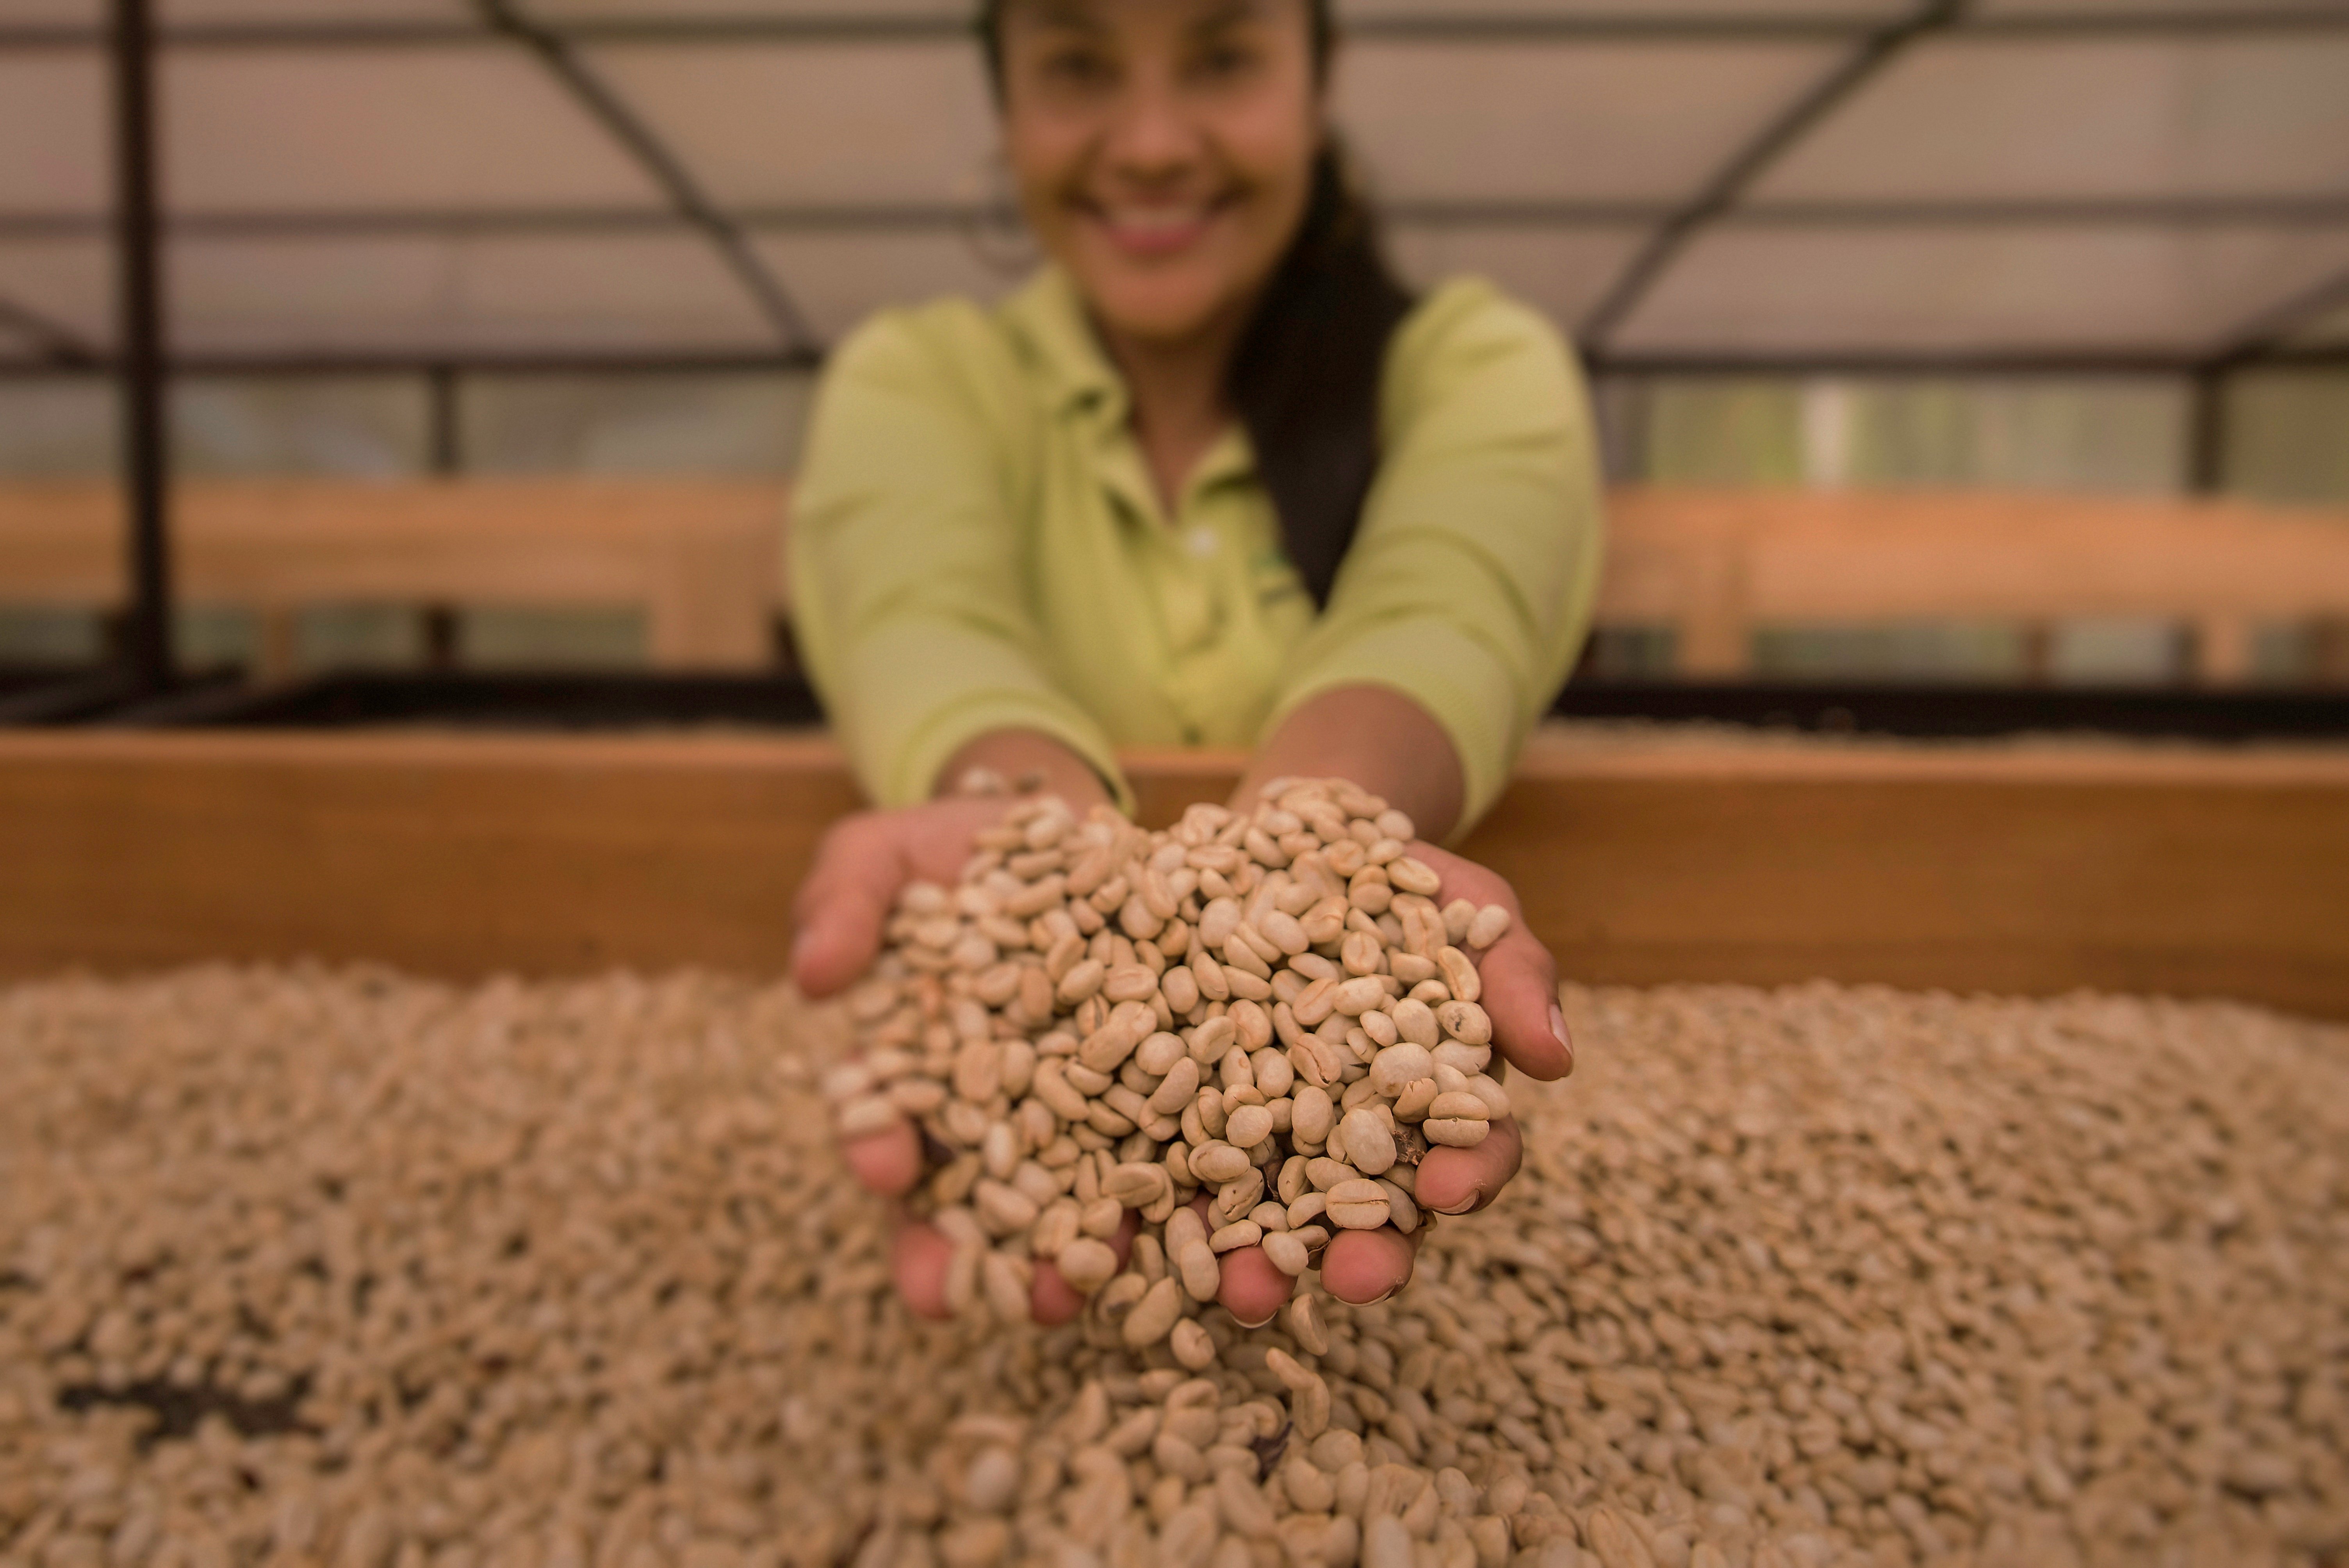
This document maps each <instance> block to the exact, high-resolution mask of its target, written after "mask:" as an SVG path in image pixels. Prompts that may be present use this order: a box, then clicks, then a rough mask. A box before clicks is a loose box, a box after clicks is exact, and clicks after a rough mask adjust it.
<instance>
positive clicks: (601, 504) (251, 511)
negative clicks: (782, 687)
mask: <svg viewBox="0 0 2349 1568" xmlns="http://www.w3.org/2000/svg"><path fill="white" fill-rule="evenodd" d="M783 504H784V492H783V490H782V488H781V486H780V485H777V484H774V483H771V482H769V483H759V482H750V481H743V482H728V481H715V480H712V481H700V480H657V481H643V482H639V481H614V480H492V479H469V480H461V481H445V482H425V483H416V482H398V483H388V484H381V485H368V484H354V483H346V482H326V481H318V480H203V481H197V482H191V483H187V484H183V485H181V486H180V487H179V492H178V501H177V507H178V510H177V513H176V517H175V520H174V545H175V548H176V550H177V552H178V559H177V561H176V562H175V565H176V568H177V571H178V574H179V579H180V583H181V593H182V596H183V597H184V598H186V599H188V600H190V601H194V602H199V603H227V604H237V605H244V606H249V607H251V608H252V609H254V610H255V611H256V612H258V613H259V614H260V615H261V617H262V626H263V634H262V657H261V664H262V668H263V673H264V675H265V676H280V675H283V674H285V673H286V672H287V670H288V669H289V668H290V667H291V665H292V663H293V659H292V653H293V648H292V643H293V636H292V625H293V614H294V613H295V611H296V610H298V609H300V608H302V607H303V606H305V605H310V604H321V603H402V604H419V605H468V604H471V605H481V604H498V605H530V606H552V607H565V608H579V607H586V606H597V607H602V606H623V607H626V608H631V609H639V610H642V611H643V612H644V614H645V618H646V624H647V642H648V645H649V646H648V649H647V651H648V653H649V655H650V657H651V662H652V664H653V665H654V666H655V667H656V668H661V669H744V670H748V669H759V668H762V667H765V666H767V665H771V664H772V663H773V662H774V652H775V645H774V631H773V615H774V611H775V606H776V604H777V603H778V602H779V599H780V595H781V582H782V562H781V538H782V528H783V520H782V509H783ZM122 526H123V525H122V521H121V502H120V498H119V494H118V492H117V491H116V490H115V489H114V487H113V486H111V485H108V484H102V483H89V482H81V481H75V482H69V483H68V482H60V483H55V484H46V485H44V484H31V485H15V486H9V487H5V488H0V585H5V588H0V592H5V594H6V596H7V597H8V598H10V599H12V600H16V601H17V602H20V603H24V602H29V603H58V604H67V605H72V606H77V607H90V608H96V607H104V606H110V605H112V604H115V603H119V600H120V598H121V584H122V544H121V538H122Z"/></svg>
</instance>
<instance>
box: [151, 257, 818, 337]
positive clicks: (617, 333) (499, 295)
mask: <svg viewBox="0 0 2349 1568" xmlns="http://www.w3.org/2000/svg"><path fill="white" fill-rule="evenodd" d="M170 267H171V271H170V284H171V325H172V334H173V336H174V338H175V340H176V341H177V343H178V345H179V346H180V348H181V350H182V351H184V352H189V353H198V354H201V353H204V352H208V351H209V352H216V353H236V352H255V353H317V354H333V353H336V352H342V353H393V352H397V353H401V354H421V353H431V352H435V351H449V352H456V351H464V350H474V351H485V352H486V351H499V352H533V351H536V352H547V353H558V354H559V353H562V352H565V351H585V350H623V349H636V350H646V351H651V352H670V351H675V352H690V351H695V350H755V349H761V348H771V347H773V346H775V336H774V334H773V332H772V331H771V329H770V328H769V326H768V325H767V323H766V322H765V320H764V318H763V317H761V315H760V314H759V313H758V310H757V308H756V307H755V305H754V304H752V302H751V300H750V295H749V294H748V293H747V292H746V291H745V290H744V289H743V288H742V286H741V284H740V283H739V282H738V281H737V280H736V279H735V278H734V276H733V275H732V274H731V273H729V272H728V271H727V270H726V268H725V266H724V264H723V263H722V262H721V261H720V260H719V256H718V254H717V253H716V252H715V251H714V250H713V249H712V248H711V247H710V246H709V244H708V242H705V241H704V240H702V239H701V238H700V237H699V236H698V235H694V234H690V233H685V232H679V233H678V234H675V235H643V236H632V237H618V238H613V237H598V238H584V237H579V236H560V237H536V236H532V237H523V238H512V237H502V238H493V239H492V238H484V239H467V240H306V241H286V240H277V239H272V240H186V241H181V242H178V243H176V244H174V245H173V246H172V247H171V257H170Z"/></svg>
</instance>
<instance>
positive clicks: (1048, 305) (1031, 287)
mask: <svg viewBox="0 0 2349 1568" xmlns="http://www.w3.org/2000/svg"><path fill="white" fill-rule="evenodd" d="M1004 314H1005V315H1007V316H1008V317H1009V319H1010V321H1011V323H1012V325H1014V326H1015V327H1016V328H1017V329H1018V330H1019V333H1020V334H1021V335H1023V336H1024V337H1026V338H1027V340H1028V342H1029V344H1030V347H1031V348H1032V349H1033V350H1034V352H1035V355H1036V359H1037V362H1038V365H1039V366H1040V368H1041V369H1042V371H1043V375H1044V384H1045V387H1046V390H1047V394H1048V396H1049V397H1050V401H1051V407H1052V412H1053V413H1055V414H1067V413H1070V412H1072V411H1074V410H1077V409H1080V408H1083V407H1095V408H1099V409H1102V410H1105V411H1107V412H1108V413H1109V414H1110V415H1111V416H1112V418H1113V419H1115V420H1119V421H1122V420H1123V419H1124V418H1125V413H1126V392H1125V378H1124V377H1122V376H1120V375H1119V374H1118V372H1117V366H1114V365H1112V364H1111V363H1110V358H1109V354H1108V352H1107V351H1106V350H1105V349H1103V348H1102V345H1101V339H1100V338H1099V337H1098V336H1096V335H1094V333H1093V325H1092V321H1091V320H1089V319H1088V318H1087V317H1086V315H1085V305H1084V300H1083V299H1082V298H1081V296H1080V295H1079V294H1078V293H1077V287H1076V284H1075V283H1074V282H1073V281H1071V278H1070V277H1069V275H1068V273H1065V272H1063V271H1061V268H1059V267H1058V266H1053V265H1047V266H1045V267H1044V268H1043V269H1042V270H1040V272H1038V273H1037V274H1036V275H1035V276H1034V277H1033V278H1031V279H1030V280H1029V282H1028V284H1027V285H1026V286H1025V287H1023V288H1021V289H1020V290H1019V293H1018V294H1014V295H1013V296H1012V297H1011V300H1010V302H1009V304H1007V305H1006V306H1005V312H1004Z"/></svg>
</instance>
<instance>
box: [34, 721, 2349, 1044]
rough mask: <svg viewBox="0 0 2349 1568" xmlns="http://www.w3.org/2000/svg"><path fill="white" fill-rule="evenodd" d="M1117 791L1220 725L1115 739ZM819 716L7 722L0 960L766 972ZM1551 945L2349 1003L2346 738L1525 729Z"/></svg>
mask: <svg viewBox="0 0 2349 1568" xmlns="http://www.w3.org/2000/svg"><path fill="white" fill-rule="evenodd" d="M1131 760H1132V768H1133V777H1134V778H1135V779H1136V781H1137V785H1138V788H1139V790H1140V793H1141V796H1142V799H1143V810H1144V815H1145V818H1146V819H1148V820H1166V819H1168V818H1169V817H1171V816H1172V815H1174V813H1175V812H1176V811H1178V810H1180V808H1181V806H1182V805H1183V804H1185V803H1186V802H1188V801H1190V800H1193V799H1215V798H1217V797H1220V796H1221V795H1222V794H1223V793H1224V791H1226V789H1229V788H1230V786H1231V783H1232V780H1233V779H1234V778H1235V777H1236V774H1237V766H1238V759H1237V758H1231V757H1220V756H1183V755H1176V756H1143V757H1136V758H1132V759H1131ZM854 804H855V793H854V789H853V787H852V785H851V783H850V781H849V779H848V778H847V776H846V774H845V772H844V771H843V768H842V766H841V763H840V759H839V756H838V754H837V752H836V751H835V750H834V749H833V747H832V745H831V743H830V742H829V741H826V740H823V739H821V738H541V737H479V738H470V737H454V736H443V735H431V734H416V733H378V734H361V735H340V736H336V735H267V736H263V735H235V734H187V735H149V734H133V733H116V734H100V733H78V734H75V733H54V734H41V733H18V734H14V735H0V866H5V867H6V868H7V876H6V888H5V896H0V972H6V973H12V974H19V975H21V974H27V973H40V972H45V971H53V970H56V969H57V968H60V967H67V966H76V965H88V966H94V967H97V968H99V969H104V970H115V971H120V970H129V969H137V968H141V967H148V966H153V965H171V964H181V963H189V962H195V961H201V960H206V959H234V960H273V961H285V960H292V959H296V958H304V957H315V958H319V959H324V960H327V961H333V962H343V961H359V960H371V961H383V962H388V963H391V964H395V965H401V966H404V967H407V968H410V969H414V970H418V971H421V972H425V973H429V974H440V975H453V976H471V975H482V974H486V973H491V972H495V971H503V970H513V971H519V972H523V973H533V974H547V973H564V972H578V971H586V970H594V969H599V968H603V967H605V966H609V965H634V966H639V967H647V968H661V967H667V966H673V965H709V966H715V967H718V968H720V969H726V970H732V971H741V972H747V973H752V974H773V973H776V972H779V971H780V970H781V967H782V965H783V964H784V961H785V957H786V954H788V952H789V942H790V925H791V899H792V892H793V890H794V888H795V887H796V885H797V883H798V881H799V878H800V876H801V875H802V872H803V871H804V870H805V868H806V866H807V864H808V863H809V858H810V856H811V854H812V851H813V849H814V846H815V844H816V841H817V840H818V838H819V837H820V835H821V833H822V831H823V828H824V826H825V825H826V824H827V823H828V822H830V821H831V820H833V819H834V818H836V817H837V816H839V815H840V814H841V813H843V812H845V811H847V810H852V809H853V808H854ZM1465 850H1466V852H1468V853H1470V854H1472V855H1474V856H1475V857H1477V858H1479V859H1481V860H1483V861H1485V862H1486V863H1489V864H1490V865H1492V866H1493V867H1495V869H1496V870H1498V871H1500V872H1503V873H1504V874H1505V875H1507V876H1508V877H1510V879H1511V880H1512V882H1514V884H1515V885H1516V887H1517V889H1518V891H1519V892H1520V894H1521V896H1522V897H1523V899H1524V901H1525V904H1526V914H1527V918H1528V921H1529V922H1530V923H1531V925H1532V926H1533V928H1534V930H1535V931H1536V932H1537V934H1539V935H1540V936H1542V938H1543V939H1544V940H1545V941H1547V942H1548V943H1549V944H1551V945H1552V946H1553V947H1554V948H1555V949H1556V950H1557V953H1558V954H1559V958H1560V962H1561V965H1562V967H1563V969H1564V971H1565V972H1566V973H1567V974H1568V975H1571V976H1574V977H1577V978H1580V979H1585V980H1590V981H1600V982H1623V983H1632V984H1651V983H1657V982H1663V981H1674V980H1716V981H1742V982H1750V983H1756V984H1780V983H1788V982H1797V981H1803V980H1807V979H1812V978H1828V979H1835V980H1841V981H1853V982H1857V981H1881V982H1886V983H1890V984H1897V985H1909V986H1939V987H1948V988H1954V989H1967V990H1971V989H1984V990H1992V991H2000V992H2010V993H2022V994H2048V993H2054V992H2061V991H2064V990H2068V989H2072V988H2075V987H2078V986H2095V987H2102V988H2108V989H2115V990H2127V991H2139V992H2167V993H2178V994H2186V995H2230V996H2237V997H2242V998H2246V999H2250V1000H2254V1001H2259V1002H2265V1003H2270V1004H2273V1005H2277V1006H2284V1007H2289V1008H2295V1009H2301V1010H2304V1011H2307V1012H2311V1013H2316V1014H2321V1015H2325V1016H2333V1017H2349V753H2344V752H2341V751H2330V752H2327V751H2316V750H2311V751H2283V750H2277V751H2264V750H2262V751H2242V752H2224V751H2202V750H2189V749H2185V748H2119V747H2113V748H2089V747H2074V748H2060V747H2048V748H1902V749H1893V748H1881V749H1879V748H1864V747H1855V748H1820V747H1808V746H1772V745H1761V744H1742V743H1741V744H1706V743H1699V742H1692V741H1687V740H1662V741H1633V740H1626V739H1620V738H1605V739H1593V738H1581V737H1578V736H1577V735H1576V734H1575V733H1574V732H1571V731H1561V732H1549V733H1546V734H1545V735H1543V736H1542V737H1540V738H1537V740H1536V742H1535V743H1534V745H1533V746H1532V747H1531V748H1529V749H1528V752H1527V754H1526V758H1525V759H1524V761H1523V764H1522V766H1521V767H1520V769H1519V771H1518V774H1517V777H1516V780H1515V782H1514V783H1513V785H1512V787H1511V789H1510V790H1509V791H1508V793H1507V794H1506V797H1505V798H1504V799H1503V800H1502V802H1501V804H1500V806H1499V807H1498V808H1497V809H1496V810H1495V811H1494V812H1493V814H1492V815H1491V817H1490V818H1489V819H1488V820H1486V821H1485V824H1484V825H1483V826H1482V827H1480V828H1479V830H1477V832H1476V834H1475V837H1474V838H1473V839H1472V840H1471V841H1469V843H1468V844H1467V845H1466V846H1465Z"/></svg>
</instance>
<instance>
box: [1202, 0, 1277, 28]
mask: <svg viewBox="0 0 2349 1568" xmlns="http://www.w3.org/2000/svg"><path fill="white" fill-rule="evenodd" d="M1264 14H1265V4H1264V0H1225V3H1224V4H1223V5H1218V6H1216V8H1215V9H1214V10H1212V11H1210V12H1208V13H1207V14H1206V15H1204V16H1202V17H1200V18H1199V19H1198V20H1197V21H1195V22H1194V23H1192V24H1191V29H1190V30H1191V34H1192V36H1194V37H1197V36H1204V35H1206V34H1209V33H1220V32H1222V31H1224V30H1225V29H1226V28H1227V27H1237V26H1242V25H1244V24H1246V23H1249V22H1257V21H1262V20H1263V19H1264Z"/></svg>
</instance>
